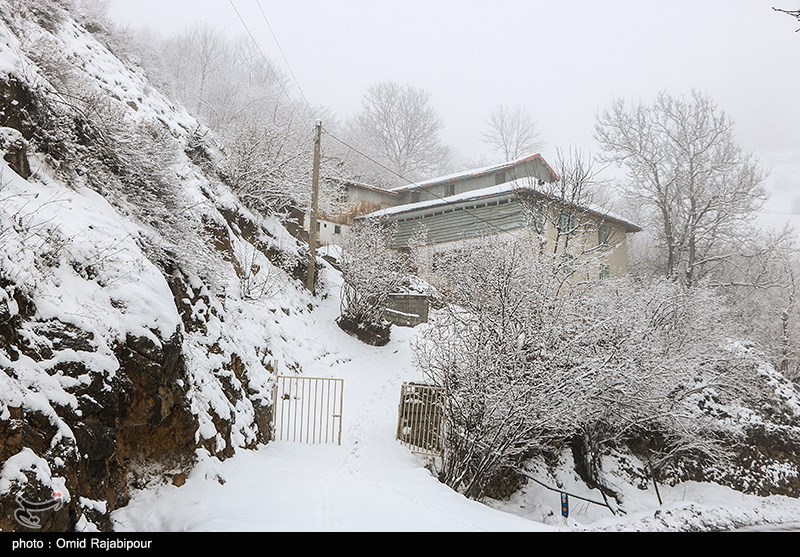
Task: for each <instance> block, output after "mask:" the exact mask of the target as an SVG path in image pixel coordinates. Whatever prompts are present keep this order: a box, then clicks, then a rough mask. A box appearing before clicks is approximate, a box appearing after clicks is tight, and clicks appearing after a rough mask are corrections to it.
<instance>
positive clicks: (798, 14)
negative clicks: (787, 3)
mask: <svg viewBox="0 0 800 557" xmlns="http://www.w3.org/2000/svg"><path fill="white" fill-rule="evenodd" d="M772 9H773V10H775V11H776V12H781V13H784V14H786V15H789V16H791V17H793V18H795V19H796V20H798V21H800V10H783V9H781V8H775V7H773V8H772ZM797 31H800V29H795V32H797Z"/></svg>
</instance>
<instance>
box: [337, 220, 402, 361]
mask: <svg viewBox="0 0 800 557" xmlns="http://www.w3.org/2000/svg"><path fill="white" fill-rule="evenodd" d="M340 264H341V269H342V277H343V278H344V283H343V284H342V298H341V300H342V302H341V304H342V306H341V315H340V316H339V318H338V319H337V323H338V325H339V327H341V328H342V329H343V330H345V331H347V332H348V333H350V334H353V335H355V336H357V337H358V338H360V339H361V340H363V341H365V342H367V343H369V344H375V345H379V346H380V345H383V344H386V343H387V342H388V341H389V328H390V326H389V323H388V322H387V321H386V320H385V319H384V311H385V309H386V302H387V300H388V299H389V294H391V293H393V292H396V291H397V289H398V288H399V287H400V285H401V284H402V283H403V281H404V280H405V279H406V278H407V276H408V261H407V258H406V257H405V256H404V255H402V254H401V253H399V252H397V251H395V250H392V249H391V248H390V247H389V231H388V230H387V229H386V228H385V227H384V225H383V224H381V223H380V222H378V221H376V220H366V221H363V222H360V223H358V224H357V225H356V226H353V227H351V228H350V230H349V231H348V232H347V234H346V235H345V237H344V241H343V242H342V256H341V260H340Z"/></svg>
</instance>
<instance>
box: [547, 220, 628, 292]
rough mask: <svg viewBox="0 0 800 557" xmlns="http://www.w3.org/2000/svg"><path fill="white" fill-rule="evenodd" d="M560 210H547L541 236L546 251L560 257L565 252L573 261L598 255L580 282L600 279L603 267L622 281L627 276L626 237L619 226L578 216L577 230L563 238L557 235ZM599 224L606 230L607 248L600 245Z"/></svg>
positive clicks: (584, 271) (583, 272)
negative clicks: (595, 261) (544, 239)
mask: <svg viewBox="0 0 800 557" xmlns="http://www.w3.org/2000/svg"><path fill="white" fill-rule="evenodd" d="M560 215H561V208H560V207H559V206H556V205H553V206H551V207H550V208H549V211H548V217H547V227H546V229H545V233H544V236H545V237H546V238H547V246H548V249H550V250H552V251H555V252H556V253H563V252H564V250H565V249H566V251H567V253H570V254H571V255H572V256H573V257H576V258H577V257H593V255H594V254H597V255H600V256H601V257H598V258H597V264H596V265H586V266H585V270H583V271H582V273H581V277H580V278H586V279H596V278H598V277H599V276H600V273H601V268H600V266H601V265H602V264H604V265H608V271H609V273H610V275H611V276H613V277H621V276H624V275H626V274H627V273H628V238H627V237H628V233H627V231H626V230H625V227H623V226H622V225H620V224H617V223H612V222H608V221H604V220H602V219H601V218H600V217H596V216H594V215H578V216H577V217H576V218H577V221H576V230H575V231H574V232H572V233H571V234H568V235H564V234H560V233H559V231H558V227H557V226H558V222H559V220H560ZM601 224H605V225H606V226H607V227H608V231H609V233H608V240H607V242H606V247H602V246H600V245H599V239H600V237H599V234H598V229H599V227H600V225H601Z"/></svg>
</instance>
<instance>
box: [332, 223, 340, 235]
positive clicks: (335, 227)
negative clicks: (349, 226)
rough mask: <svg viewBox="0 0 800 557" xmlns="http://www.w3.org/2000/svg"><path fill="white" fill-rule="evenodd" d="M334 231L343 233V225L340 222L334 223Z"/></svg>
mask: <svg viewBox="0 0 800 557" xmlns="http://www.w3.org/2000/svg"><path fill="white" fill-rule="evenodd" d="M333 233H334V234H341V233H342V227H341V226H339V225H338V224H336V225H334V227H333Z"/></svg>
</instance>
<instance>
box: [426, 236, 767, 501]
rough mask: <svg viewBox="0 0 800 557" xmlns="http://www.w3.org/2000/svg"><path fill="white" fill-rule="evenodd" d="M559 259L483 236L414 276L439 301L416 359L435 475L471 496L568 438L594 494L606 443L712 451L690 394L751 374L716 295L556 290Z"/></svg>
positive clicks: (530, 245)
mask: <svg viewBox="0 0 800 557" xmlns="http://www.w3.org/2000/svg"><path fill="white" fill-rule="evenodd" d="M564 264H565V263H564V261H563V259H561V258H559V257H556V256H551V255H548V254H543V253H542V252H541V250H539V249H538V243H537V242H536V241H535V238H533V237H521V238H506V239H502V240H501V239H498V238H493V239H484V240H480V241H476V242H473V243H472V244H471V245H469V247H467V248H464V249H460V250H451V251H449V252H442V253H439V254H437V256H436V257H434V258H432V259H430V260H429V264H428V268H427V269H425V274H426V278H428V279H429V280H430V281H431V283H432V284H433V285H434V286H435V287H436V288H437V290H438V292H439V294H440V296H441V297H442V299H443V300H444V301H446V302H448V304H447V305H446V306H445V307H444V309H443V310H442V311H440V312H439V313H438V314H437V315H436V316H435V319H434V320H433V322H432V324H431V326H430V327H429V328H428V329H427V330H426V331H425V332H424V334H423V336H422V338H421V340H420V342H418V343H417V345H416V347H415V351H416V354H415V355H416V362H417V365H418V366H419V367H420V368H421V369H422V370H423V371H424V373H425V374H426V375H427V376H428V378H429V379H430V380H432V381H433V382H434V383H436V384H439V385H443V386H444V387H445V388H446V389H447V393H448V396H447V403H446V409H445V414H446V420H447V433H446V442H445V445H446V450H445V453H444V458H443V459H442V462H441V469H440V470H439V477H440V479H441V480H442V481H443V482H445V483H447V484H448V485H450V486H452V487H453V488H455V489H457V490H459V491H461V492H463V493H464V494H466V495H468V496H471V497H479V496H481V495H482V494H483V493H484V491H485V489H486V488H487V486H489V485H490V484H491V483H492V482H493V481H494V480H495V479H497V478H498V477H499V476H501V475H502V474H503V473H504V472H505V471H507V470H508V469H512V470H513V468H515V467H517V466H519V465H520V463H521V461H522V460H523V459H524V458H526V457H529V456H531V455H533V454H536V453H547V452H549V451H552V450H555V449H557V448H558V447H559V446H560V445H562V444H563V443H564V442H565V441H567V440H569V439H571V438H574V439H576V440H577V441H579V446H580V448H581V449H582V450H581V451H579V452H580V453H581V456H582V457H583V460H584V462H582V463H579V465H581V466H583V469H582V470H581V472H583V473H584V475H585V476H586V477H587V479H588V480H590V481H591V482H592V483H595V484H598V485H600V486H601V488H603V487H604V486H603V485H602V474H601V469H600V461H601V458H600V457H601V456H602V455H603V454H604V452H605V451H607V450H608V449H609V448H611V447H615V446H628V447H630V448H632V449H634V450H635V451H637V452H640V453H643V456H645V457H647V458H648V459H650V460H651V462H652V466H653V468H654V469H656V470H658V469H659V468H660V467H662V466H665V465H666V464H667V463H668V462H672V461H674V460H675V459H678V458H681V457H690V458H692V459H695V460H696V461H699V462H702V461H703V459H717V460H719V459H722V458H724V456H725V455H726V448H727V447H729V446H730V443H725V439H724V435H723V432H722V430H721V429H720V428H719V427H717V426H718V422H715V421H714V420H713V419H712V418H711V417H710V416H707V415H704V413H703V412H702V411H701V409H700V407H699V404H698V402H699V400H700V399H702V398H703V397H704V396H711V397H713V396H717V395H718V394H719V393H722V392H724V393H726V394H727V396H729V397H736V396H739V395H740V394H746V392H747V390H748V388H749V386H750V385H751V384H752V383H753V378H752V377H751V376H752V375H754V374H752V373H751V371H752V369H751V366H750V365H749V364H750V362H749V360H747V359H741V358H740V357H739V356H738V354H737V353H736V352H735V351H731V350H729V349H728V345H729V336H730V333H731V329H730V327H729V325H728V323H729V320H728V317H727V316H726V314H725V311H724V304H723V303H722V300H721V299H720V298H718V297H717V296H716V294H715V293H714V292H713V291H712V290H710V289H708V288H704V287H702V286H695V287H693V288H686V287H684V286H682V285H680V284H677V283H675V282H672V281H667V280H655V281H652V282H637V281H633V280H630V279H619V280H610V279H606V280H599V281H596V282H594V283H583V284H580V285H573V286H572V288H570V289H568V290H566V289H564V288H562V286H563V284H564V281H565V280H568V279H566V278H565V275H564V273H563V272H562V270H561V266H563V265H564ZM606 491H607V492H608V493H610V494H612V495H614V493H613V490H606Z"/></svg>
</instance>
